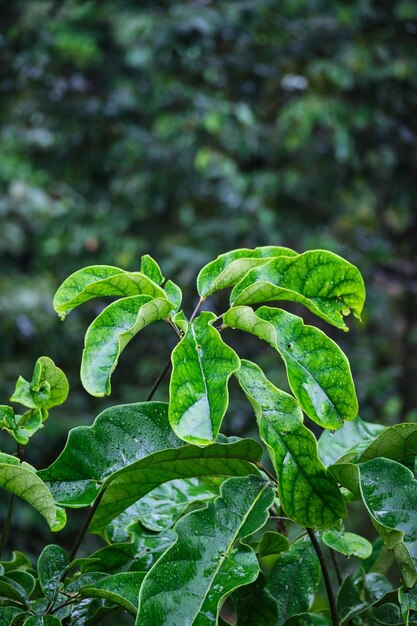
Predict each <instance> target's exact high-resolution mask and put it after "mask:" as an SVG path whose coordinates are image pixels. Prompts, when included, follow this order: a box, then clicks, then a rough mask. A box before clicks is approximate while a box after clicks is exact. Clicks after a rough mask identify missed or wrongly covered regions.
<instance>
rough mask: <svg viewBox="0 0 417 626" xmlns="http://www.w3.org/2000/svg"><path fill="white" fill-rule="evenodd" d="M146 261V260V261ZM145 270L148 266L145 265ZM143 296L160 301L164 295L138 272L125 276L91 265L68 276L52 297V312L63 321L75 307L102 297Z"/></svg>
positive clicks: (147, 264)
mask: <svg viewBox="0 0 417 626" xmlns="http://www.w3.org/2000/svg"><path fill="white" fill-rule="evenodd" d="M149 258H150V257H149ZM146 266H147V268H149V263H147V262H146ZM137 295H147V296H151V297H152V298H163V297H164V295H165V294H164V291H163V289H162V288H161V287H159V286H158V285H157V284H156V282H154V281H153V280H151V279H150V278H149V277H148V276H146V275H145V274H144V273H141V272H127V271H125V270H122V269H120V268H118V267H112V266H111V265H91V266H90V267H84V268H83V269H81V270H78V271H77V272H74V274H71V276H68V278H66V279H65V280H64V282H63V283H62V285H61V286H60V287H59V289H58V291H57V292H56V294H55V297H54V302H53V305H54V309H55V311H56V312H57V313H58V315H59V316H60V317H61V319H64V318H65V316H66V315H68V313H70V312H71V311H72V310H73V309H75V307H77V306H79V305H80V304H83V303H84V302H88V301H89V300H92V299H93V298H97V297H104V296H118V297H121V298H126V297H127V296H137Z"/></svg>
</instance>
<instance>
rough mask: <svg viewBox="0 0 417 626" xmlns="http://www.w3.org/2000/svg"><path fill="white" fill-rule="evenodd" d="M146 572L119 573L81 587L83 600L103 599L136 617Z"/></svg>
mask: <svg viewBox="0 0 417 626" xmlns="http://www.w3.org/2000/svg"><path fill="white" fill-rule="evenodd" d="M145 574H146V572H120V573H119V574H113V575H112V576H106V577H105V578H102V579H101V580H98V581H96V582H94V584H89V585H87V586H85V587H81V589H80V594H81V596H82V597H83V598H103V600H108V601H109V602H113V603H114V604H118V605H119V606H121V607H122V608H123V609H125V610H126V611H127V612H128V613H130V614H131V615H134V616H136V612H137V606H138V597H139V590H140V586H141V584H142V581H143V579H144V578H145Z"/></svg>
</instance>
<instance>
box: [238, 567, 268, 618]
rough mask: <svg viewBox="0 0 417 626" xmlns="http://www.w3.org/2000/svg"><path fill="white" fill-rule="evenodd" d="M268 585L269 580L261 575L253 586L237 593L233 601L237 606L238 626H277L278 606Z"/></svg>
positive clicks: (248, 586) (241, 589)
mask: <svg viewBox="0 0 417 626" xmlns="http://www.w3.org/2000/svg"><path fill="white" fill-rule="evenodd" d="M266 584H267V578H266V577H265V576H264V574H262V573H260V574H259V576H258V578H257V579H256V580H255V582H253V583H252V584H251V585H247V586H245V587H241V588H240V589H238V590H237V591H235V593H234V594H233V596H232V599H233V602H234V604H235V606H236V613H237V622H236V626H254V625H255V624H256V626H276V624H277V622H278V604H277V603H276V601H275V599H274V598H273V596H272V594H271V593H270V592H269V591H268V589H266Z"/></svg>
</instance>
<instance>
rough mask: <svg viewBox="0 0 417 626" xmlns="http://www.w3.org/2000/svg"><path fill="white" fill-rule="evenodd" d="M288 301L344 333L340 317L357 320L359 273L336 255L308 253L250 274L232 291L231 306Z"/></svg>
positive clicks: (360, 303) (361, 291) (362, 298)
mask: <svg viewBox="0 0 417 626" xmlns="http://www.w3.org/2000/svg"><path fill="white" fill-rule="evenodd" d="M276 300H290V301H292V302H299V303H300V304H304V306H306V307H307V308H308V309H310V311H312V313H314V314H315V315H317V316H318V317H320V318H322V319H324V320H325V321H326V322H328V323H329V324H333V326H336V327H337V328H341V329H343V330H347V326H346V324H345V323H344V320H343V316H345V315H349V313H350V312H351V311H352V312H353V314H354V315H355V317H357V318H359V319H360V315H361V312H362V308H363V304H364V301H365V287H364V284H363V279H362V276H361V274H360V272H359V270H358V269H357V268H356V267H355V266H354V265H352V264H351V263H349V262H348V261H345V260H344V259H342V258H341V257H340V256H338V255H337V254H333V253H332V252H328V251H326V250H310V251H309V252H304V254H300V255H298V256H294V257H288V256H283V257H278V258H277V259H273V260H272V261H269V263H266V264H265V265H261V266H260V267H256V268H254V269H252V270H250V271H249V272H248V273H247V274H246V275H245V276H244V278H242V280H241V281H240V282H239V283H238V284H237V285H236V286H235V287H234V289H233V291H232V294H231V296H230V304H231V305H232V306H237V305H242V304H254V303H256V302H271V301H276Z"/></svg>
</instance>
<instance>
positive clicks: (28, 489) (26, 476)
mask: <svg viewBox="0 0 417 626" xmlns="http://www.w3.org/2000/svg"><path fill="white" fill-rule="evenodd" d="M27 467H28V466H27V465H25V466H23V465H20V464H17V465H15V464H11V463H10V464H9V463H4V462H2V463H0V487H3V489H7V491H10V492H11V493H14V494H15V495H16V496H19V497H20V498H23V500H26V502H28V503H29V504H30V505H31V506H33V508H34V509H36V510H37V511H38V512H39V513H40V514H41V515H42V516H43V517H44V518H45V519H46V521H47V522H48V524H49V527H50V529H51V530H53V531H58V530H61V529H62V528H63V527H64V526H65V519H63V518H62V517H61V516H60V514H59V510H58V509H57V507H56V505H55V502H54V499H53V497H52V494H51V492H50V491H49V489H48V487H47V486H46V485H45V483H44V482H43V481H42V480H41V479H40V478H39V476H37V475H36V474H35V473H34V471H33V470H32V469H27Z"/></svg>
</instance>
